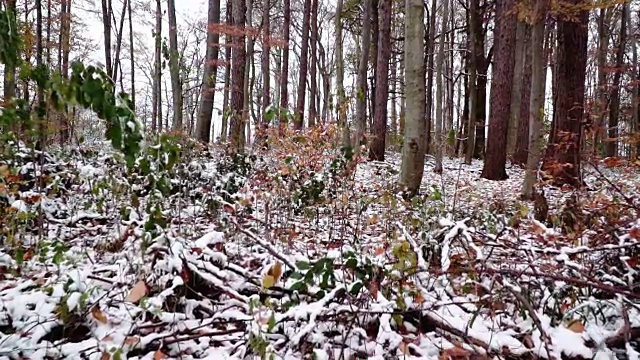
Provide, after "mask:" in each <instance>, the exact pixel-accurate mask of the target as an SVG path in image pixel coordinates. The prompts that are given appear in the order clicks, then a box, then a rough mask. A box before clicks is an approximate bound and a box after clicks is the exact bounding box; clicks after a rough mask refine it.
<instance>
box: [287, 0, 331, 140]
mask: <svg viewBox="0 0 640 360" xmlns="http://www.w3.org/2000/svg"><path fill="white" fill-rule="evenodd" d="M338 1H340V0H338ZM282 2H283V13H284V14H283V23H282V28H283V29H282V30H283V31H282V33H283V34H282V36H283V37H284V42H285V43H286V44H287V45H286V46H285V47H284V49H282V76H281V78H280V128H283V127H284V126H285V125H286V124H287V123H288V119H287V114H288V113H289V41H290V40H291V39H290V34H291V0H282Z"/></svg>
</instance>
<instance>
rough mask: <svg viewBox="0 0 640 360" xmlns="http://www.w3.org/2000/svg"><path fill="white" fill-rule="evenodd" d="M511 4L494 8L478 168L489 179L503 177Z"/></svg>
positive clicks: (508, 1) (511, 44)
mask: <svg viewBox="0 0 640 360" xmlns="http://www.w3.org/2000/svg"><path fill="white" fill-rule="evenodd" d="M515 5H516V1H515V0H505V1H504V2H502V3H501V4H500V5H497V8H496V40H495V41H496V45H495V46H496V61H495V64H494V67H493V70H494V72H493V79H492V80H491V99H490V105H489V106H490V107H491V109H490V110H489V116H490V120H489V136H488V140H487V156H486V159H485V161H484V167H483V168H482V177H483V178H485V179H489V180H505V179H507V171H506V169H505V165H506V161H507V149H506V145H507V129H508V126H509V109H510V107H509V104H510V103H511V90H512V87H513V68H514V62H515V40H516V38H515V29H516V14H515V12H514V10H515ZM518 95H520V94H518Z"/></svg>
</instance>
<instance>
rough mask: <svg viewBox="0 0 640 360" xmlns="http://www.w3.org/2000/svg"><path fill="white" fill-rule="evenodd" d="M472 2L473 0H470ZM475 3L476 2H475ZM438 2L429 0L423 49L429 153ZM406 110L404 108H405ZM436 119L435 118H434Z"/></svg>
mask: <svg viewBox="0 0 640 360" xmlns="http://www.w3.org/2000/svg"><path fill="white" fill-rule="evenodd" d="M471 1H472V2H474V0H471ZM476 3H477V2H476ZM437 5H438V3H437V2H436V0H431V8H430V11H431V14H430V15H429V33H428V34H426V38H427V41H426V43H427V48H426V49H425V53H426V57H427V71H426V73H427V80H426V81H427V90H426V91H427V103H426V108H425V115H426V118H427V123H426V125H425V137H424V142H425V144H426V145H425V152H426V153H427V154H430V153H432V152H433V144H432V143H433V140H432V138H431V128H432V127H433V73H434V59H435V52H436V45H435V44H436V37H435V36H436V12H437ZM405 111H406V110H405ZM436 121H437V120H436Z"/></svg>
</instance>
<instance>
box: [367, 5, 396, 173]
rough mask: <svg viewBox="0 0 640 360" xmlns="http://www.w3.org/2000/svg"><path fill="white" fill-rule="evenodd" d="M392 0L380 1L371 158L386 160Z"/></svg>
mask: <svg viewBox="0 0 640 360" xmlns="http://www.w3.org/2000/svg"><path fill="white" fill-rule="evenodd" d="M391 4H392V1H391V0H380V1H379V8H378V13H379V26H378V28H379V32H380V34H379V35H378V62H377V63H376V102H375V103H376V108H375V112H374V114H373V117H374V118H373V131H372V135H373V139H372V141H371V148H370V149H369V159H370V160H376V161H384V153H385V150H386V149H385V140H386V134H387V103H388V101H389V58H390V57H391Z"/></svg>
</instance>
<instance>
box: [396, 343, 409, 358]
mask: <svg viewBox="0 0 640 360" xmlns="http://www.w3.org/2000/svg"><path fill="white" fill-rule="evenodd" d="M398 348H399V349H400V351H401V352H402V353H403V354H405V355H409V344H407V343H406V342H404V341H403V342H401V343H400V345H398Z"/></svg>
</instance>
